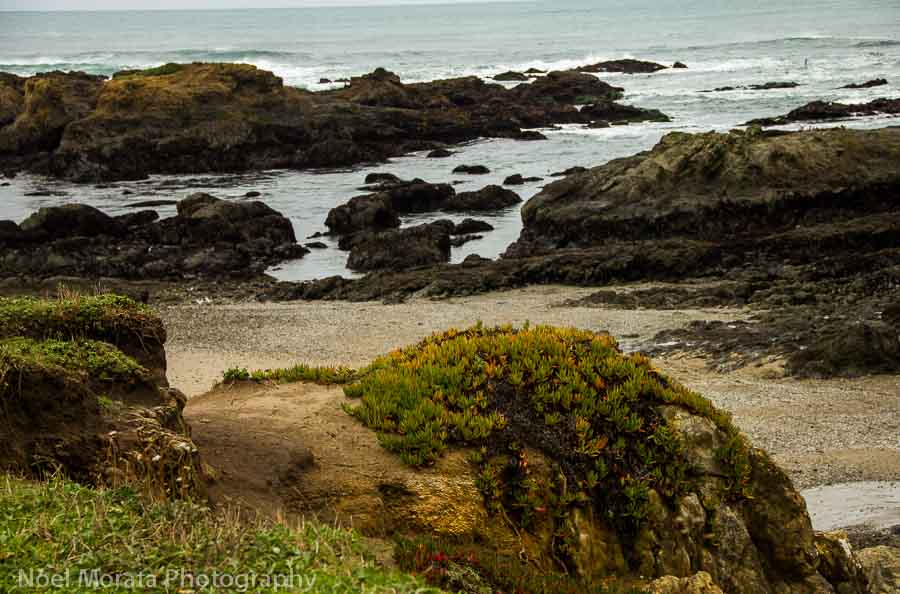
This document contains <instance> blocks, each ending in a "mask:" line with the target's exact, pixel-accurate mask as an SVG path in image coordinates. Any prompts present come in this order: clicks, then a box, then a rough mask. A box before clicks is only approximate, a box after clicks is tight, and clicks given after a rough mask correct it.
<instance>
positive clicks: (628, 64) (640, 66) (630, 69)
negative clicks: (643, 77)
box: [577, 58, 668, 74]
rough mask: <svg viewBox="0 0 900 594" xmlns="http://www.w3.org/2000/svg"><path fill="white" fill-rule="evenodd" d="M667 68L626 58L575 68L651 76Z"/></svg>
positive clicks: (583, 70)
mask: <svg viewBox="0 0 900 594" xmlns="http://www.w3.org/2000/svg"><path fill="white" fill-rule="evenodd" d="M666 68H668V66H664V65H662V64H657V63H656V62H647V61H644V60H633V59H631V58H626V59H624V60H608V61H606V62H598V63H597V64H591V65H590V66H581V67H579V68H577V70H578V72H590V73H597V72H622V73H625V74H652V73H654V72H659V71H660V70H665V69H666Z"/></svg>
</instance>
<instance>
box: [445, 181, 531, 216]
mask: <svg viewBox="0 0 900 594" xmlns="http://www.w3.org/2000/svg"><path fill="white" fill-rule="evenodd" d="M520 202H522V198H520V197H519V195H518V194H516V193H515V192H513V191H512V190H507V189H504V188H502V187H500V186H487V187H486V188H482V189H481V190H478V191H475V192H460V193H459V194H456V196H453V197H452V198H450V199H449V200H448V201H447V204H446V206H445V207H444V209H445V210H448V211H482V210H499V209H501V208H506V207H509V206H514V205H516V204H519V203H520Z"/></svg>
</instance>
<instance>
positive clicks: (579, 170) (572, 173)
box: [550, 165, 587, 177]
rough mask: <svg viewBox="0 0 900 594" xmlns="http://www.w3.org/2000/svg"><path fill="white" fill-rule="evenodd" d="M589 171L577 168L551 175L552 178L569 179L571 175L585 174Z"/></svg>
mask: <svg viewBox="0 0 900 594" xmlns="http://www.w3.org/2000/svg"><path fill="white" fill-rule="evenodd" d="M585 171H587V167H581V166H577V165H576V166H575V167H569V168H568V169H566V170H565V171H557V172H556V173H551V174H550V177H568V176H570V175H575V174H578V173H584V172H585Z"/></svg>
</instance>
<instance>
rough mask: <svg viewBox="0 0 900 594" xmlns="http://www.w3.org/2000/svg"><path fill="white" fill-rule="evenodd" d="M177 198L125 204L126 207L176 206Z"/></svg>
mask: <svg viewBox="0 0 900 594" xmlns="http://www.w3.org/2000/svg"><path fill="white" fill-rule="evenodd" d="M176 204H178V201H177V200H142V201H140V202H130V203H128V204H124V205H123V206H124V207H125V208H157V207H159V206H175V205H176Z"/></svg>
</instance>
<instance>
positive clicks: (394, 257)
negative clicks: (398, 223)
mask: <svg viewBox="0 0 900 594" xmlns="http://www.w3.org/2000/svg"><path fill="white" fill-rule="evenodd" d="M447 223H448V221H438V222H436V223H429V224H424V225H417V226H415V227H409V228H407V229H398V230H392V231H384V232H381V233H359V234H356V235H354V236H353V237H352V238H351V239H350V242H349V245H347V244H344V246H343V249H346V248H349V249H350V256H349V257H348V259H347V267H348V268H350V269H351V270H358V271H371V270H380V269H389V270H402V269H405V268H413V267H416V266H424V265H427V264H437V263H441V262H447V261H448V260H449V259H450V247H451V245H450V231H451V230H452V228H453V223H449V225H448V224H447Z"/></svg>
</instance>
